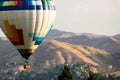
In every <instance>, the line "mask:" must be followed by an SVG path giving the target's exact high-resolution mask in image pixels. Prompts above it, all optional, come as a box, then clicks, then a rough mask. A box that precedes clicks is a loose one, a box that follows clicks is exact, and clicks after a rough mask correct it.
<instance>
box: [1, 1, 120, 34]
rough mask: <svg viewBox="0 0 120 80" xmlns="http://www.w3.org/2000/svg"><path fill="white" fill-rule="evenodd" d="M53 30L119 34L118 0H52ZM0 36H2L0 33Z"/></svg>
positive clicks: (119, 13) (119, 10)
mask: <svg viewBox="0 0 120 80" xmlns="http://www.w3.org/2000/svg"><path fill="white" fill-rule="evenodd" d="M54 1H55V3H56V9H57V10H56V14H57V16H56V21H55V25H54V29H59V30H63V31H70V32H75V33H94V34H100V35H115V34H120V0H54ZM0 36H3V34H2V33H1V31H0Z"/></svg>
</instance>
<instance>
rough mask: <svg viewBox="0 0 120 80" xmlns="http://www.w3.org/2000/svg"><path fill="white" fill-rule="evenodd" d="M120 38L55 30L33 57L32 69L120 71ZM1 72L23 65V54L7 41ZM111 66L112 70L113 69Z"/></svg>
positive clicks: (2, 45) (0, 49) (1, 46)
mask: <svg viewBox="0 0 120 80" xmlns="http://www.w3.org/2000/svg"><path fill="white" fill-rule="evenodd" d="M119 62H120V35H115V36H105V35H95V34H89V33H77V34H76V33H71V32H65V31H59V30H52V31H51V32H50V34H49V35H48V36H47V38H46V40H44V41H43V43H42V44H41V45H40V46H39V48H38V49H37V50H36V52H35V53H34V54H33V55H32V56H31V57H30V64H31V65H32V70H34V71H37V72H42V71H45V70H46V69H49V68H53V69H54V68H55V67H59V66H60V65H63V64H65V63H67V64H76V63H81V64H83V63H84V64H85V63H86V64H91V65H93V66H95V68H96V69H97V71H99V72H101V73H109V72H110V73H116V74H117V75H119V74H120V73H119V71H120V68H119V67H120V64H119ZM0 64H1V67H0V71H5V70H9V69H11V68H13V67H14V69H18V68H19V66H20V65H22V64H23V60H22V58H21V56H20V55H19V52H18V51H17V50H16V49H15V48H14V47H13V45H12V44H11V43H10V42H9V41H8V40H7V39H6V38H3V37H2V38H0ZM110 66H111V67H110Z"/></svg>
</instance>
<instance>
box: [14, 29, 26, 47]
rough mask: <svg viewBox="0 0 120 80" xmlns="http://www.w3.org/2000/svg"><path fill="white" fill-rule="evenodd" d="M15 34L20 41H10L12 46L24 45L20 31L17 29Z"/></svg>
mask: <svg viewBox="0 0 120 80" xmlns="http://www.w3.org/2000/svg"><path fill="white" fill-rule="evenodd" d="M17 34H18V37H19V39H20V40H19V41H18V42H14V41H12V43H13V45H24V39H23V31H22V29H17Z"/></svg>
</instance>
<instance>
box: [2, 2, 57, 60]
mask: <svg viewBox="0 0 120 80" xmlns="http://www.w3.org/2000/svg"><path fill="white" fill-rule="evenodd" d="M55 16H56V9H55V4H54V2H53V0H0V27H1V29H2V30H3V32H4V33H5V34H6V36H7V37H8V38H9V40H10V41H11V42H12V43H13V45H14V46H15V47H16V48H17V49H18V51H19V52H20V54H21V55H22V57H23V58H24V59H26V60H27V59H28V58H29V57H30V55H31V54H32V53H34V51H35V50H36V48H37V47H38V46H39V45H40V43H41V42H42V41H43V40H44V38H45V37H46V35H47V34H48V32H49V31H50V30H51V28H52V27H53V24H54V21H55Z"/></svg>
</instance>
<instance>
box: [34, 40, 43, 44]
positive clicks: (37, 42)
mask: <svg viewBox="0 0 120 80" xmlns="http://www.w3.org/2000/svg"><path fill="white" fill-rule="evenodd" d="M41 42H42V41H36V42H35V44H34V45H40V43H41Z"/></svg>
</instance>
